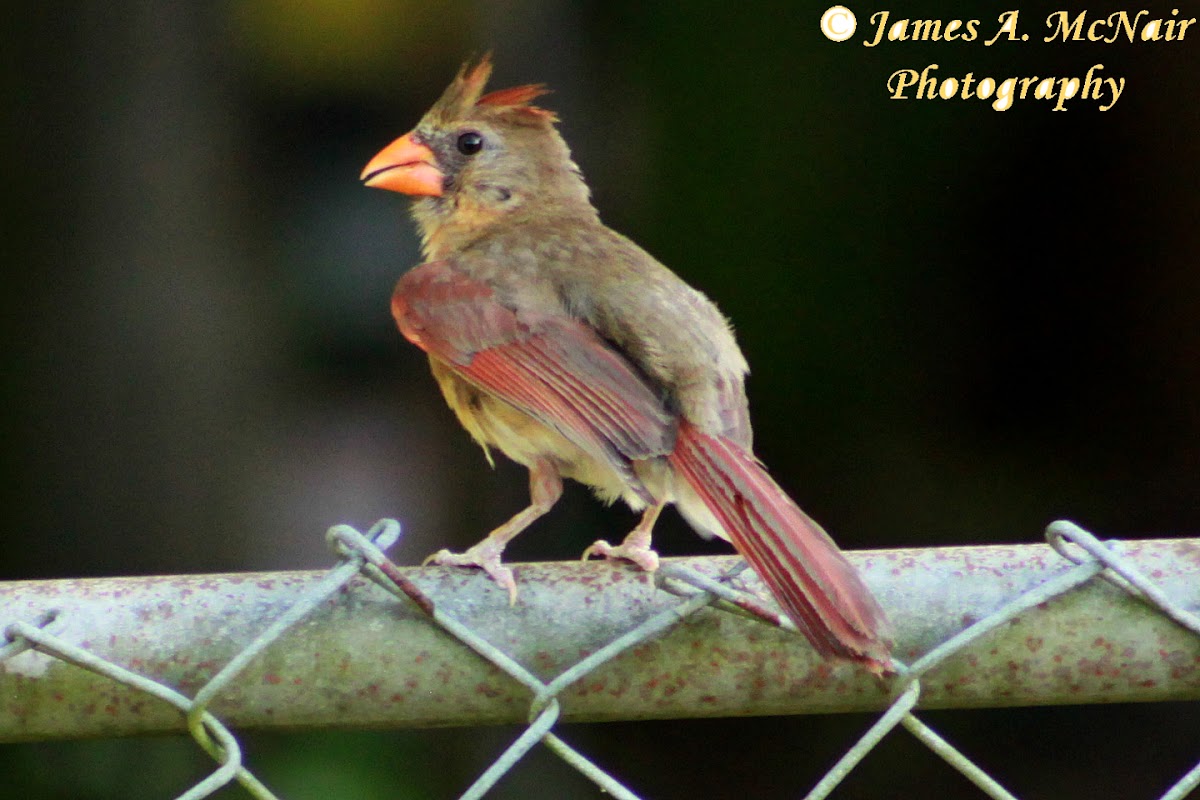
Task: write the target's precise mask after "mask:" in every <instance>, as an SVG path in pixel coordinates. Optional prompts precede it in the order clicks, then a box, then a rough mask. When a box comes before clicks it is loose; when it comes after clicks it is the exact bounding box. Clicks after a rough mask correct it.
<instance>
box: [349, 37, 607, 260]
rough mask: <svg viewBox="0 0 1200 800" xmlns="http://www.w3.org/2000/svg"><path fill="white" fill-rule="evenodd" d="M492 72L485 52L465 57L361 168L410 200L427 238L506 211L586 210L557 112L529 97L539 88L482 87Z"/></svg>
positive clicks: (373, 181)
mask: <svg viewBox="0 0 1200 800" xmlns="http://www.w3.org/2000/svg"><path fill="white" fill-rule="evenodd" d="M491 72H492V64H491V60H490V59H489V58H488V57H487V56H485V57H484V58H483V59H482V60H481V61H480V62H479V63H478V64H476V65H475V66H473V67H472V66H469V65H466V64H464V65H463V67H462V68H461V69H460V70H459V71H458V75H457V76H455V78H454V80H453V81H452V82H451V83H450V85H449V86H448V87H447V88H446V91H445V92H443V93H442V96H441V97H440V98H439V99H438V101H437V102H436V103H434V104H433V107H432V108H430V109H429V111H428V112H426V114H425V116H424V117H422V118H421V121H420V122H419V123H417V126H416V127H415V128H413V129H412V131H410V132H409V133H407V134H405V135H404V136H401V137H400V138H399V139H397V140H396V141H394V142H392V143H391V144H389V145H388V146H387V147H385V148H384V149H383V150H381V151H380V152H379V153H378V154H377V155H376V156H375V157H374V158H372V159H371V161H370V162H369V163H368V164H367V166H366V167H365V168H364V169H363V172H362V176H361V177H362V180H363V181H364V182H365V183H366V185H367V186H372V187H375V188H378V189H390V190H391V191H394V192H401V193H403V194H407V195H411V196H413V197H414V198H415V199H416V202H415V203H414V204H413V215H414V217H416V220H417V223H418V225H419V226H420V227H421V232H422V235H423V237H424V239H425V240H426V242H427V243H428V240H429V239H430V237H431V236H433V235H435V234H436V233H437V232H438V230H439V229H440V228H442V227H443V226H446V225H456V224H457V225H464V226H470V227H471V228H472V229H475V230H480V229H482V228H483V227H484V226H486V225H487V224H489V223H490V222H494V221H497V220H499V219H502V218H507V217H510V216H511V215H513V214H520V213H530V212H533V213H536V214H539V215H540V214H544V213H546V212H547V211H549V210H552V209H555V208H560V209H566V210H572V209H575V208H576V207H578V208H579V209H581V210H582V209H588V210H591V203H590V201H589V199H588V188H587V184H585V183H584V181H583V176H582V175H581V174H580V172H579V168H578V167H577V166H576V165H575V163H574V162H573V161H572V160H571V153H570V151H569V150H568V149H567V145H566V142H564V141H563V139H562V136H560V135H559V133H558V131H557V130H556V129H555V127H554V123H555V122H556V121H557V118H556V117H555V115H554V114H553V113H552V112H550V111H547V110H545V109H543V108H538V107H537V106H535V105H532V104H531V103H532V101H533V100H534V99H536V98H538V97H540V96H541V95H543V94H545V93H546V92H547V89H546V88H545V87H544V86H542V85H541V84H531V85H527V86H515V87H513V88H511V89H500V90H498V91H494V92H490V93H488V94H484V93H483V89H484V86H485V85H486V84H487V80H488V77H489V76H490V75H491Z"/></svg>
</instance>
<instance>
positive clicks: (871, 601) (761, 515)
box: [670, 422, 891, 672]
mask: <svg viewBox="0 0 1200 800" xmlns="http://www.w3.org/2000/svg"><path fill="white" fill-rule="evenodd" d="M670 460H671V463H672V465H673V466H674V467H675V469H676V471H677V472H678V473H679V474H680V475H682V476H683V478H684V479H685V480H686V481H687V482H688V484H689V485H690V486H691V487H692V489H693V490H694V491H695V492H696V494H697V495H699V497H700V499H701V500H703V501H704V504H705V505H706V506H707V507H708V510H709V511H710V512H712V514H713V516H714V517H716V518H717V521H718V522H720V523H721V526H722V527H723V528H724V529H725V531H726V532H727V533H728V534H729V538H730V541H731V542H732V543H733V546H734V547H735V548H736V549H737V551H738V552H739V553H741V554H742V556H743V557H744V558H745V559H746V560H747V561H748V562H750V566H751V567H753V568H754V571H755V572H756V573H758V575H759V577H761V578H762V579H763V581H764V582H765V583H766V584H767V586H768V587H770V589H771V592H772V593H773V594H774V596H775V598H776V599H777V600H778V601H779V603H780V605H782V606H783V609H784V611H786V612H787V614H788V616H789V617H791V619H792V621H793V622H795V623H796V627H797V628H799V629H800V631H801V632H802V633H803V634H804V635H805V636H806V637H807V638H808V640H809V641H810V642H812V645H813V647H815V648H816V649H817V651H818V652H820V653H821V654H822V655H824V656H827V657H830V656H833V657H841V658H849V659H851V660H854V661H859V662H863V663H865V664H866V665H867V666H868V667H869V668H871V669H873V670H874V671H876V672H880V671H887V670H889V669H890V664H891V658H890V656H889V654H888V651H889V643H888V642H887V633H886V628H887V621H886V618H885V617H884V613H883V610H882V609H881V608H880V607H879V604H878V603H876V602H875V598H874V597H872V596H871V592H870V591H869V590H868V589H867V587H866V585H864V584H863V582H862V579H861V578H860V577H859V576H858V573H857V572H855V570H854V567H852V566H851V565H850V562H848V561H847V560H846V557H845V556H844V555H842V552H841V550H839V549H838V547H837V545H836V544H834V542H833V540H832V539H830V538H829V535H828V534H827V533H825V531H824V530H822V529H821V526H820V525H818V524H817V523H816V522H814V521H813V520H812V519H810V518H809V517H808V515H807V514H805V513H804V512H803V511H801V510H800V509H799V507H797V506H796V504H795V503H794V502H792V500H791V498H789V497H788V496H787V494H786V493H784V491H783V490H782V489H780V488H779V486H778V485H777V484H776V483H775V481H773V480H772V479H771V476H770V475H768V474H767V471H766V470H765V469H763V467H762V465H760V464H759V463H758V461H757V460H756V459H755V458H754V455H753V454H752V453H749V452H747V451H746V450H745V449H743V448H741V447H739V446H738V445H736V444H734V443H733V442H731V441H729V440H728V439H725V438H723V437H720V436H710V435H708V434H705V433H701V432H700V431H698V430H697V429H696V428H695V427H693V426H692V425H690V424H688V423H686V422H685V423H683V424H682V425H681V426H680V428H679V436H678V439H677V441H676V446H675V451H674V452H673V453H672V454H671V457H670Z"/></svg>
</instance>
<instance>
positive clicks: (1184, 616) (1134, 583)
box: [1046, 520, 1200, 636]
mask: <svg viewBox="0 0 1200 800" xmlns="http://www.w3.org/2000/svg"><path fill="white" fill-rule="evenodd" d="M1046 540H1047V541H1048V542H1049V543H1050V546H1051V547H1053V548H1054V549H1055V551H1057V552H1058V553H1059V554H1060V555H1062V556H1063V557H1064V558H1067V559H1070V560H1072V561H1075V563H1077V564H1078V563H1081V562H1080V561H1079V560H1077V557H1076V556H1075V555H1074V554H1072V553H1071V552H1070V549H1069V548H1068V546H1067V544H1066V543H1067V542H1070V543H1072V544H1074V545H1077V546H1078V547H1081V548H1083V550H1085V551H1086V552H1087V554H1088V555H1090V556H1091V557H1092V558H1094V559H1095V560H1096V561H1097V562H1098V563H1101V564H1103V565H1104V566H1105V567H1107V568H1108V569H1110V570H1112V572H1113V573H1114V574H1115V576H1119V577H1120V578H1121V579H1122V580H1123V581H1124V582H1123V583H1122V582H1121V581H1116V580H1113V578H1114V575H1110V574H1107V573H1104V577H1105V578H1106V579H1108V580H1109V581H1111V582H1112V583H1114V584H1116V585H1117V586H1118V587H1120V588H1121V589H1124V590H1125V591H1127V592H1129V593H1130V594H1133V595H1140V596H1141V597H1143V598H1145V599H1146V600H1147V601H1149V602H1150V603H1153V604H1154V605H1156V606H1158V608H1159V609H1161V610H1162V612H1163V613H1164V614H1166V615H1167V616H1168V617H1170V618H1171V619H1173V620H1175V622H1177V623H1179V624H1180V625H1182V626H1183V627H1185V628H1187V629H1188V630H1190V631H1191V632H1192V633H1195V634H1196V635H1198V636H1200V617H1197V616H1196V615H1195V614H1193V613H1191V612H1190V611H1187V610H1186V609H1184V608H1181V607H1180V606H1179V605H1177V604H1175V603H1173V602H1171V600H1170V598H1168V597H1167V596H1166V594H1164V593H1163V591H1162V590H1161V589H1159V588H1158V587H1157V586H1155V585H1154V583H1153V582H1152V581H1150V580H1149V579H1148V578H1147V577H1146V576H1145V575H1143V574H1142V573H1141V572H1140V571H1139V570H1138V569H1137V568H1136V567H1135V566H1133V564H1131V563H1129V561H1128V560H1127V559H1126V558H1125V557H1124V556H1123V555H1122V554H1121V552H1120V548H1121V543H1120V542H1111V541H1110V542H1104V543H1101V542H1100V541H1099V540H1098V539H1096V537H1095V536H1093V535H1092V534H1090V533H1088V532H1087V531H1085V530H1084V529H1083V528H1080V527H1079V526H1078V525H1076V524H1075V523H1073V522H1068V521H1066V520H1059V521H1057V522H1052V523H1050V525H1049V526H1048V527H1047V528H1046Z"/></svg>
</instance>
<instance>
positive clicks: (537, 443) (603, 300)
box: [363, 59, 890, 671]
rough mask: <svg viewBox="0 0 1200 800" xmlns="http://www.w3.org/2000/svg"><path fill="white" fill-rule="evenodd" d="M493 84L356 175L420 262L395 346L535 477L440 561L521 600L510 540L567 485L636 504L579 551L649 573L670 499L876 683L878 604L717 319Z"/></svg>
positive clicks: (459, 84) (525, 104)
mask: <svg viewBox="0 0 1200 800" xmlns="http://www.w3.org/2000/svg"><path fill="white" fill-rule="evenodd" d="M490 73H491V64H490V62H489V61H488V60H487V59H484V60H483V61H482V62H480V63H479V64H477V65H476V66H474V67H473V68H470V69H468V68H467V67H464V68H463V69H462V70H460V71H459V74H458V76H457V77H456V78H455V79H454V81H453V82H452V83H451V84H450V86H449V87H448V88H447V89H446V91H445V93H444V94H443V95H442V97H441V98H440V99H439V100H438V101H437V103H435V104H434V106H433V107H432V108H431V109H430V110H429V112H428V113H427V114H426V115H425V116H424V118H422V120H421V121H420V122H419V123H418V124H417V127H416V128H414V129H413V131H412V132H411V133H409V134H407V135H406V136H403V137H401V138H400V139H398V140H396V141H395V142H393V143H392V144H391V145H389V146H388V147H387V148H385V149H384V150H383V151H381V152H380V153H379V154H378V155H377V156H376V157H375V158H374V159H373V160H372V161H371V162H370V163H369V164H368V165H367V167H366V169H365V170H364V171H363V178H364V179H365V180H366V183H367V185H368V186H375V187H379V188H384V189H391V190H393V191H399V192H403V193H406V194H410V195H413V196H414V197H415V198H416V199H415V201H414V202H413V205H412V213H413V217H414V219H415V220H416V222H417V227H418V230H419V232H420V235H421V241H422V246H423V250H424V255H425V258H426V263H424V264H422V265H421V266H419V267H416V268H414V269H413V270H411V271H410V272H409V273H408V274H406V275H405V276H404V277H403V278H402V279H401V280H400V282H399V284H397V286H396V291H395V293H394V295H393V297H392V312H393V314H394V316H395V318H396V322H397V324H398V325H399V327H400V330H401V332H402V333H403V334H404V336H405V337H406V338H407V339H408V340H409V341H411V342H413V343H414V344H416V345H417V346H419V347H421V348H422V349H423V350H425V351H426V352H427V353H428V354H429V359H430V364H431V366H432V369H433V374H434V377H435V378H436V379H437V382H438V384H439V386H440V387H441V390H442V393H443V395H444V396H445V397H446V400H447V402H448V403H449V404H450V407H451V408H452V409H454V412H455V414H456V415H457V416H458V419H459V420H460V421H461V422H462V424H463V426H464V427H465V428H466V429H467V431H468V432H469V433H470V434H471V436H472V437H474V439H475V440H476V441H477V442H479V443H480V444H481V445H482V446H483V447H484V449H485V451H487V452H488V454H489V458H490V457H491V456H490V448H493V447H494V448H497V449H499V450H500V451H501V452H503V453H504V454H505V455H507V456H508V457H510V458H512V459H513V460H515V461H517V462H518V463H521V464H524V465H525V466H527V467H528V468H529V471H530V495H531V499H530V505H529V507H528V508H526V509H525V510H523V511H521V512H520V513H518V514H517V515H516V516H515V517H513V518H512V519H511V520H509V521H508V522H507V523H505V524H504V525H501V526H500V527H499V528H497V529H496V530H495V531H493V532H492V533H491V534H490V535H489V536H488V537H487V538H486V539H484V540H483V541H482V542H480V543H479V544H477V545H476V546H475V547H473V548H471V549H470V550H468V551H467V552H466V553H463V554H453V553H449V552H448V551H444V550H443V551H441V552H439V553H437V554H435V555H434V556H432V557H431V558H432V560H434V561H436V562H437V563H441V564H458V565H473V566H480V567H483V568H484V569H485V570H487V571H488V573H489V574H491V575H492V576H493V577H494V578H495V579H496V580H497V581H498V582H499V583H500V584H501V585H502V586H505V587H506V588H508V589H509V591H510V593H514V592H515V582H514V580H513V576H512V573H511V572H510V571H509V570H508V569H507V568H506V567H504V566H503V565H502V564H501V563H500V555H501V553H502V551H503V549H504V546H505V545H506V544H507V542H508V541H510V540H511V539H512V537H513V536H515V535H516V534H518V533H519V532H520V531H521V530H523V529H524V528H525V527H526V526H528V525H529V523H530V522H532V521H533V520H534V519H536V518H537V517H539V516H541V515H542V514H544V513H545V512H546V511H547V510H548V509H549V508H550V507H551V506H552V505H553V504H554V502H555V501H556V500H557V499H558V496H559V494H560V493H561V488H562V484H561V479H562V478H563V477H567V478H573V479H575V480H578V481H580V482H582V483H585V484H587V485H589V486H591V487H592V488H593V490H594V491H595V492H596V494H597V495H598V496H599V497H600V498H601V499H603V500H606V501H612V500H615V499H618V498H620V499H623V500H624V501H625V502H627V503H628V504H629V505H630V506H631V507H633V508H634V509H644V510H645V511H644V513H643V516H642V520H641V522H639V524H638V526H637V527H636V528H635V529H634V530H633V532H632V533H630V535H629V536H628V537H626V539H625V541H624V542H623V543H622V544H621V545H620V546H615V547H614V546H612V545H609V544H607V543H606V542H596V543H595V544H593V545H592V546H591V547H590V548H588V551H587V553H585V555H587V554H594V555H602V556H608V557H622V558H628V559H630V560H632V561H634V562H636V563H638V564H640V565H641V566H643V567H644V568H646V569H654V568H655V567H656V566H657V563H658V561H657V556H656V555H655V554H654V551H653V550H651V549H650V534H651V529H652V528H653V525H654V521H655V519H656V518H657V516H658V513H659V511H661V509H662V508H663V506H664V505H666V504H667V503H675V504H676V505H677V507H678V508H679V509H680V511H681V512H682V513H683V515H684V517H685V518H686V519H687V520H688V521H689V522H690V523H691V524H692V526H693V527H695V528H696V529H697V530H698V531H699V532H700V533H701V534H703V535H706V536H710V535H716V536H720V537H722V538H725V539H728V540H730V541H731V542H732V543H733V545H734V546H735V548H736V549H737V550H738V552H739V553H741V554H742V555H743V556H744V557H745V558H746V559H747V560H748V561H749V562H750V564H751V566H752V567H754V569H755V571H756V572H758V573H759V575H760V576H761V577H762V578H763V580H764V581H765V582H766V583H767V585H768V586H769V587H770V588H771V590H772V592H773V593H774V595H775V597H776V598H777V599H778V600H779V602H780V604H781V605H782V606H783V608H784V610H785V611H786V612H787V613H788V615H789V616H790V617H791V618H792V620H793V621H794V622H795V623H796V625H797V627H799V629H800V630H801V631H803V632H804V634H805V635H806V636H807V637H808V639H809V640H810V641H811V642H812V644H813V646H814V647H816V649H817V650H818V651H820V652H821V653H822V654H823V655H826V656H837V657H843V658H849V659H853V660H856V661H860V662H862V663H864V664H866V665H867V666H868V667H870V668H871V669H874V670H876V671H879V670H885V669H887V668H888V666H889V665H890V657H889V655H888V650H889V644H888V642H887V639H886V633H885V628H886V622H885V619H884V615H883V612H882V611H881V610H880V608H879V606H878V604H877V603H876V602H875V600H874V598H872V596H871V594H870V592H869V591H868V590H867V588H866V587H865V586H864V585H863V583H862V581H861V580H860V579H859V577H858V575H857V574H856V573H855V571H854V569H853V568H852V567H851V566H850V564H849V562H847V561H846V559H845V557H844V556H843V555H842V554H841V552H840V551H839V550H838V549H837V546H836V545H835V544H834V543H833V541H832V540H831V539H830V538H829V537H828V535H826V534H825V532H824V531H823V530H822V529H821V528H820V526H819V525H817V524H816V523H815V522H813V521H812V520H811V519H809V518H808V517H807V516H806V515H805V514H804V512H802V511H801V510H800V509H799V508H798V507H797V506H796V505H795V503H793V502H792V501H791V500H790V499H789V498H788V496H787V495H786V494H785V493H784V492H783V490H782V489H780V488H779V486H778V485H776V484H775V482H774V481H773V480H772V479H771V478H770V476H769V475H768V474H767V472H766V470H765V469H764V468H763V467H762V465H761V464H760V463H759V462H758V460H757V459H756V458H755V457H754V454H753V452H752V449H751V447H752V441H751V428H750V418H749V413H748V407H747V403H746V393H745V389H744V379H745V376H746V372H747V370H748V367H747V365H746V361H745V359H744V358H743V356H742V353H741V351H740V350H739V349H738V346H737V344H736V342H735V341H734V338H733V334H732V332H731V331H730V328H729V325H728V323H727V322H726V320H725V318H724V317H722V316H721V314H720V312H719V311H718V310H717V308H716V306H714V305H713V304H712V302H711V301H709V300H708V298H706V297H705V296H704V295H702V294H700V293H699V292H697V291H696V290H694V289H692V288H691V287H690V286H688V285H687V284H685V283H684V282H683V281H682V280H680V278H679V277H678V276H676V275H675V274H674V273H673V272H671V271H670V270H669V269H667V268H666V267H664V266H663V265H662V264H660V263H658V262H657V261H656V260H655V259H654V258H653V257H651V256H650V255H649V254H647V253H646V252H645V251H644V250H642V249H641V248H640V247H638V246H637V245H636V244H634V243H633V242H631V241H630V240H629V239H626V238H625V237H624V236H621V235H620V234H618V233H616V232H614V231H612V230H611V229H609V228H607V227H605V226H604V225H603V224H602V223H601V222H600V219H599V216H598V214H597V212H596V209H595V208H594V207H593V206H592V204H591V201H590V198H589V191H588V187H587V185H586V184H585V183H584V180H583V177H582V175H581V174H580V172H579V168H578V167H577V166H576V165H575V164H574V162H573V161H572V160H571V155H570V151H569V150H568V148H567V145H566V143H565V142H564V141H563V139H562V137H561V136H560V135H559V134H558V132H557V130H556V129H555V127H554V122H555V121H556V118H555V116H554V115H553V113H551V112H549V111H546V110H544V109H541V108H538V107H536V106H534V105H532V101H533V100H534V99H536V98H537V97H539V96H541V95H542V94H543V93H544V92H545V90H544V89H543V88H542V87H541V86H540V85H531V86H518V87H514V88H511V89H502V90H499V91H495V92H492V93H490V94H486V95H485V94H483V88H484V85H485V84H486V83H487V79H488V77H489V75H490ZM513 596H515V594H514V595H513Z"/></svg>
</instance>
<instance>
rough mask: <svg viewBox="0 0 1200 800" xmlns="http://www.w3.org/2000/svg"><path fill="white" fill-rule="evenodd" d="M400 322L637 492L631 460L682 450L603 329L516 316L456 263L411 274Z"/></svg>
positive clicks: (404, 282) (655, 401)
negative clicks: (600, 331) (612, 470)
mask: <svg viewBox="0 0 1200 800" xmlns="http://www.w3.org/2000/svg"><path fill="white" fill-rule="evenodd" d="M392 315H393V316H394V317H395V318H396V324H397V325H398V326H399V327H400V332H401V333H403V334H404V337H405V338H406V339H408V340H409V341H410V342H412V343H413V344H415V345H417V346H418V347H420V348H421V349H422V350H424V351H425V352H426V353H429V354H430V355H431V356H434V357H436V358H438V359H439V360H440V361H442V362H444V363H445V364H446V365H447V366H449V367H450V368H451V369H452V370H454V372H455V373H457V374H458V375H460V376H461V377H462V378H464V379H465V380H467V381H468V382H470V383H472V384H474V385H475V386H477V387H479V388H480V389H482V390H484V391H486V392H487V393H488V394H490V395H493V396H495V397H498V398H500V399H502V400H504V401H505V402H507V403H509V404H510V405H512V406H514V407H515V408H517V409H519V410H521V411H523V412H525V413H526V414H528V415H530V416H531V417H533V418H535V419H537V420H538V421H540V422H542V423H543V424H545V425H547V426H549V427H551V428H553V429H554V430H556V431H558V432H559V433H561V434H562V435H563V436H564V437H566V438H567V439H568V440H570V441H571V442H573V443H574V444H575V445H577V446H578V447H580V448H581V449H583V450H584V451H585V452H587V453H589V454H591V455H593V456H594V457H599V458H602V459H603V460H606V461H608V462H609V463H610V464H611V465H612V466H613V467H614V468H615V469H617V471H618V472H620V473H621V474H623V475H626V476H628V477H629V478H631V481H630V482H631V483H632V484H633V485H634V487H635V488H639V489H640V486H639V485H638V482H637V481H636V479H633V478H632V473H631V470H630V466H629V462H630V460H632V459H639V458H649V457H652V456H658V455H666V454H668V453H670V452H671V450H672V448H673V446H674V441H675V432H676V427H677V421H676V420H675V418H674V415H672V414H670V413H669V412H668V411H667V409H666V408H665V406H664V404H663V401H662V399H661V398H660V397H659V396H658V395H657V394H656V393H655V392H654V391H653V390H652V389H651V387H650V385H649V384H648V383H647V380H646V378H645V377H644V376H643V375H642V374H641V373H640V372H639V371H638V370H637V369H636V368H635V367H634V366H633V365H632V364H631V363H630V362H629V360H628V359H626V358H625V357H624V356H623V355H622V354H621V353H620V352H618V351H617V350H615V349H614V348H613V347H612V346H611V345H610V344H608V343H607V342H606V341H605V340H604V339H603V338H601V337H600V335H599V334H598V333H596V331H595V330H593V329H592V328H590V327H589V326H587V325H586V324H584V323H582V322H580V321H579V320H577V319H574V318H572V317H569V316H566V315H553V314H545V313H531V312H528V311H523V310H521V309H514V308H510V307H508V306H506V305H504V304H502V303H500V302H499V301H498V300H497V299H496V297H495V294H494V292H493V290H492V289H491V287H489V286H488V285H487V284H485V283H482V282H480V281H477V280H473V279H472V278H470V277H468V276H467V275H466V274H464V273H463V272H462V271H461V270H460V269H458V268H456V267H455V265H454V263H453V261H434V262H430V263H427V264H422V265H421V266H419V267H416V268H415V269H412V270H410V271H409V272H408V273H407V274H406V275H405V276H404V277H403V278H401V279H400V282H399V283H398V284H397V285H396V290H395V292H394V293H393V294H392ZM642 491H644V490H642ZM646 499H648V500H649V499H650V498H648V497H647V498H646Z"/></svg>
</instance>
